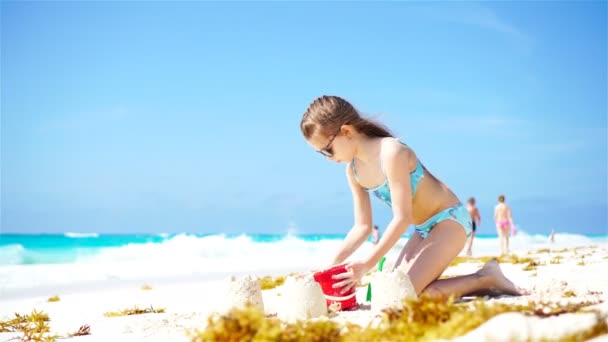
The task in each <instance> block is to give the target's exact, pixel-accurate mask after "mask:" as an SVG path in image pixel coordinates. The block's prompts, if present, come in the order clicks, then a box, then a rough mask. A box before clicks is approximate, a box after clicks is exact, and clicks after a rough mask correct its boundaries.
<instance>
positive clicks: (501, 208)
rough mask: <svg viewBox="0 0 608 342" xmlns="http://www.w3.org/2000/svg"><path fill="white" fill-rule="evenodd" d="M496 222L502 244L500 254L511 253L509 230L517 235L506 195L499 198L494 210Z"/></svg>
mask: <svg viewBox="0 0 608 342" xmlns="http://www.w3.org/2000/svg"><path fill="white" fill-rule="evenodd" d="M494 222H495V223H496V232H497V233H498V240H499V243H500V253H501V254H508V253H509V230H511V231H512V233H513V234H515V225H514V224H513V217H512V216H511V208H510V207H509V206H508V205H507V204H506V203H505V195H500V196H498V204H497V205H496V207H495V208H494Z"/></svg>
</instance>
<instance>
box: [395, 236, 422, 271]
mask: <svg viewBox="0 0 608 342" xmlns="http://www.w3.org/2000/svg"><path fill="white" fill-rule="evenodd" d="M420 242H422V238H421V237H420V235H419V234H418V233H416V232H415V231H414V232H413V233H412V237H411V238H410V239H409V240H407V243H406V244H405V246H403V249H402V250H401V253H400V254H399V257H398V258H397V262H396V263H395V269H396V268H397V267H399V265H401V263H402V262H405V265H406V266H407V265H408V264H409V262H410V261H411V260H412V258H413V257H414V255H415V254H416V251H417V250H418V245H419V244H420Z"/></svg>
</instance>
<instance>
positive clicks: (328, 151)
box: [317, 130, 340, 158]
mask: <svg viewBox="0 0 608 342" xmlns="http://www.w3.org/2000/svg"><path fill="white" fill-rule="evenodd" d="M338 133H340V130H338V131H337V132H336V134H334V135H333V136H332V137H331V139H329V142H328V143H327V145H325V147H323V148H322V149H320V150H318V151H317V152H319V153H321V154H322V155H324V156H325V157H327V158H331V157H333V156H334V147H333V146H331V144H332V143H333V142H334V139H336V137H337V136H338Z"/></svg>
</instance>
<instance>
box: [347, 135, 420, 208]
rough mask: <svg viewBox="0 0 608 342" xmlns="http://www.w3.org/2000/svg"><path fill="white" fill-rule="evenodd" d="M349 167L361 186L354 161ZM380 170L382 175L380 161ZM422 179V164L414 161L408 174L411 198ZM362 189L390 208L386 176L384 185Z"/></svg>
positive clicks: (389, 191)
mask: <svg viewBox="0 0 608 342" xmlns="http://www.w3.org/2000/svg"><path fill="white" fill-rule="evenodd" d="M401 144H402V145H403V146H406V147H407V145H405V144H404V143H401ZM350 166H351V168H352V169H353V173H354V174H355V179H356V180H357V182H358V183H359V184H361V182H360V181H359V176H358V175H357V169H355V160H354V159H353V161H352V162H351V163H350ZM380 169H381V170H382V174H384V169H383V168H382V161H380ZM422 178H424V167H423V166H422V163H420V160H418V159H416V168H415V169H414V171H412V172H410V182H411V184H412V197H414V194H415V193H416V189H417V188H418V183H420V181H421V180H422ZM363 189H364V190H365V191H367V192H368V193H369V192H372V193H373V194H374V195H376V197H378V198H379V199H381V200H382V201H383V202H384V203H386V204H387V205H388V206H389V207H392V203H391V190H390V187H389V185H388V178H387V177H386V175H385V176H384V183H382V184H380V185H378V186H377V187H375V188H370V189H368V188H366V187H363Z"/></svg>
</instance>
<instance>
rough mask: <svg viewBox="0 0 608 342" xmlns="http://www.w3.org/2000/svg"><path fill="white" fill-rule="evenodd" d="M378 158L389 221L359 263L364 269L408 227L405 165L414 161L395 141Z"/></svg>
mask: <svg viewBox="0 0 608 342" xmlns="http://www.w3.org/2000/svg"><path fill="white" fill-rule="evenodd" d="M382 154H383V156H381V158H382V161H383V163H382V164H383V165H384V168H385V170H384V172H385V173H386V177H387V178H388V183H389V186H390V191H391V202H392V208H393V219H392V220H391V222H390V223H389V225H388V227H387V228H386V232H385V233H384V235H383V236H382V238H381V239H380V241H379V242H378V244H377V245H376V246H375V248H374V249H373V251H372V253H371V254H370V255H369V256H368V257H367V258H366V259H365V260H363V262H364V263H365V265H366V266H367V268H368V269H371V268H372V267H374V265H375V264H376V263H378V261H379V260H380V259H381V258H382V257H383V256H384V255H385V254H386V253H388V251H390V249H391V248H393V246H394V245H395V244H396V243H397V241H399V239H400V238H401V236H402V235H403V234H404V233H405V231H406V230H407V228H408V226H409V225H410V224H411V223H412V185H411V182H410V167H409V165H410V161H411V160H416V155H415V154H414V152H413V151H412V150H411V149H409V148H404V147H403V145H401V144H400V143H399V142H398V141H396V140H395V141H391V140H389V141H387V143H386V144H385V148H383V153H382Z"/></svg>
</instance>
